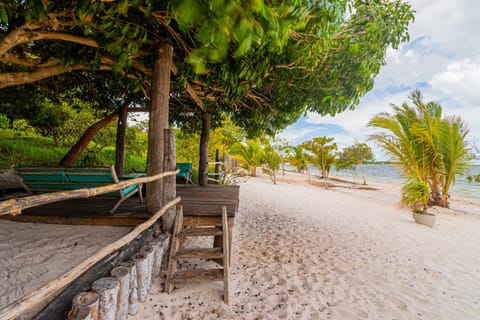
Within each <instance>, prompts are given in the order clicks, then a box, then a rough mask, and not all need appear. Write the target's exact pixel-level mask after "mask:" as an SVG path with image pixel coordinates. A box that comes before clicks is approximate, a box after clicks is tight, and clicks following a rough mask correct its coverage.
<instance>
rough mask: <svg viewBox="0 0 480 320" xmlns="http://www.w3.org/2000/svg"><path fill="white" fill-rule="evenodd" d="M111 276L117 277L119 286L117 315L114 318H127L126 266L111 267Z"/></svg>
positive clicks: (128, 273)
mask: <svg viewBox="0 0 480 320" xmlns="http://www.w3.org/2000/svg"><path fill="white" fill-rule="evenodd" d="M110 274H111V275H112V277H115V278H117V279H118V282H119V284H120V288H119V290H118V303H117V317H116V320H127V318H128V315H127V314H128V294H129V291H130V290H129V289H130V288H129V286H130V272H129V269H128V268H127V267H121V266H119V267H115V268H113V269H112V271H111V273H110Z"/></svg>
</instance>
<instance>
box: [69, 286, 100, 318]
mask: <svg viewBox="0 0 480 320" xmlns="http://www.w3.org/2000/svg"><path fill="white" fill-rule="evenodd" d="M98 300H99V298H98V294H96V293H95V292H80V293H79V294H77V295H76V296H75V297H74V298H73V300H72V311H70V312H69V314H68V317H69V319H78V314H83V312H79V310H78V309H82V308H83V307H87V308H88V310H89V316H90V317H91V319H93V320H98ZM81 307H82V308H81ZM80 319H83V318H80Z"/></svg>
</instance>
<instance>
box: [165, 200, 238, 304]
mask: <svg viewBox="0 0 480 320" xmlns="http://www.w3.org/2000/svg"><path fill="white" fill-rule="evenodd" d="M201 236H222V238H223V243H222V245H221V246H220V247H214V248H185V247H184V243H185V241H184V240H185V239H186V238H188V237H201ZM229 248H230V246H229V237H228V220H227V208H226V207H222V225H221V226H210V225H209V226H195V227H190V228H185V227H184V226H183V210H182V207H181V206H179V207H177V213H176V217H175V224H174V228H173V235H172V242H171V245H170V252H169V259H168V269H167V280H166V283H165V290H166V292H167V293H170V292H172V290H173V288H174V286H175V283H178V282H210V281H223V291H224V292H223V301H224V302H225V304H228V267H229V262H230V253H229V250H230V249H229ZM189 259H209V260H210V259H211V260H214V261H216V262H219V264H220V265H222V268H215V269H178V265H177V262H178V260H182V261H183V260H189Z"/></svg>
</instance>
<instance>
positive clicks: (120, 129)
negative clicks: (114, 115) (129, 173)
mask: <svg viewBox="0 0 480 320" xmlns="http://www.w3.org/2000/svg"><path fill="white" fill-rule="evenodd" d="M129 104H130V103H124V104H122V106H121V107H120V111H119V114H118V122H117V139H116V141H115V171H117V175H118V176H122V175H123V174H124V170H125V136H126V133H127V116H128V105H129Z"/></svg>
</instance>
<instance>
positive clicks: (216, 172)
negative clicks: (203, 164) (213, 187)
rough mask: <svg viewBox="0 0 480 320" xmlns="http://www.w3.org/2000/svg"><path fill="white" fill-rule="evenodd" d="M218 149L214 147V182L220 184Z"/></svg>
mask: <svg viewBox="0 0 480 320" xmlns="http://www.w3.org/2000/svg"><path fill="white" fill-rule="evenodd" d="M220 168H221V165H220V150H218V149H215V180H217V181H216V182H215V184H220Z"/></svg>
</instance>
